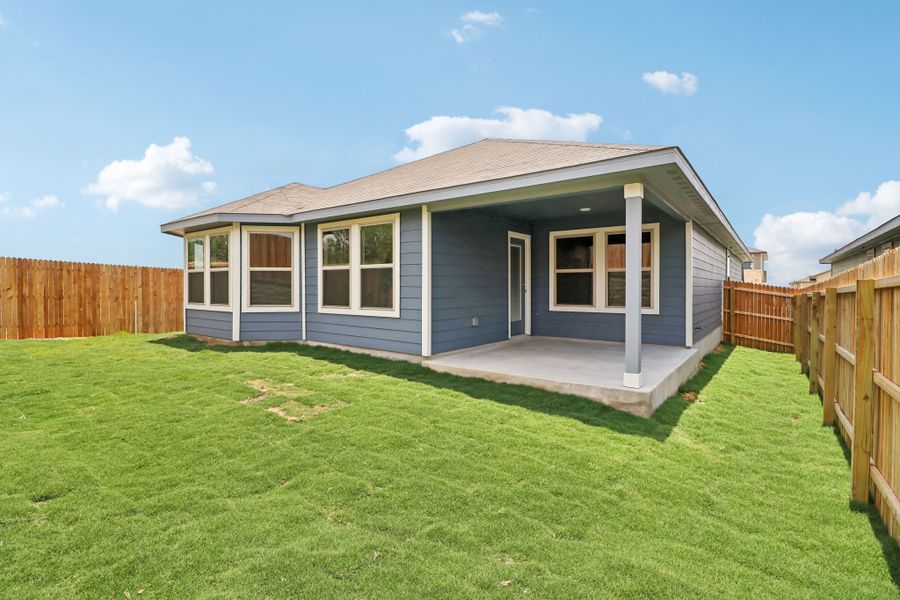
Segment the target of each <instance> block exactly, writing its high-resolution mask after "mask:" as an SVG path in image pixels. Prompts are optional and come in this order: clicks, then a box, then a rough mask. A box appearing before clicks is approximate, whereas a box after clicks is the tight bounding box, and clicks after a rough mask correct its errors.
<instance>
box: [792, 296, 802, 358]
mask: <svg viewBox="0 0 900 600" xmlns="http://www.w3.org/2000/svg"><path fill="white" fill-rule="evenodd" d="M791 334H792V336H791V341H792V342H794V360H796V361H797V362H800V296H794V297H793V298H791Z"/></svg>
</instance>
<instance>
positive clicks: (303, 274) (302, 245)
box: [300, 223, 306, 342]
mask: <svg viewBox="0 0 900 600" xmlns="http://www.w3.org/2000/svg"><path fill="white" fill-rule="evenodd" d="M300 313H301V314H300V338H301V339H302V340H303V341H304V342H305V341H306V223H300Z"/></svg>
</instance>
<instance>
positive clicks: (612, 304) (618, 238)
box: [550, 223, 659, 314]
mask: <svg viewBox="0 0 900 600" xmlns="http://www.w3.org/2000/svg"><path fill="white" fill-rule="evenodd" d="M641 308H642V311H643V312H644V313H645V314H658V313H659V224H658V223H652V224H646V225H644V226H643V229H642V233H641ZM550 310H552V311H573V312H624V311H625V228H624V227H602V228H595V229H578V230H570V231H554V232H551V233H550Z"/></svg>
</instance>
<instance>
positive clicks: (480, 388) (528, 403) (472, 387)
mask: <svg viewBox="0 0 900 600" xmlns="http://www.w3.org/2000/svg"><path fill="white" fill-rule="evenodd" d="M149 343H151V344H160V345H164V346H168V347H170V348H172V349H175V350H181V351H186V352H201V351H212V352H222V353H242V352H254V353H260V352H263V353H268V352H279V353H284V352H287V353H291V354H296V355H298V356H303V357H306V358H310V359H313V360H321V361H326V362H330V363H334V364H339V365H343V366H345V367H347V368H350V369H354V370H359V371H367V372H370V373H374V374H378V375H385V376H388V377H396V378H400V379H404V380H407V381H410V382H414V383H419V384H423V385H428V386H432V387H435V388H442V389H447V390H453V391H455V392H459V393H462V394H465V395H467V396H470V397H472V398H477V399H481V400H488V401H491V402H497V403H500V404H506V405H510V406H518V407H521V408H525V409H528V410H533V411H537V412H541V413H544V414H548V415H553V416H558V417H565V418H569V419H575V420H577V421H579V422H581V423H583V424H585V425H590V426H592V427H603V428H606V429H610V430H612V431H616V432H618V433H623V434H627V435H639V436H644V437H649V438H651V439H654V440H657V441H660V442H662V441H665V440H666V439H667V438H668V437H669V435H670V434H671V432H672V430H673V429H674V428H675V427H676V426H677V425H678V421H679V419H680V418H681V415H682V413H683V412H684V411H685V410H687V409H688V407H690V406H691V404H693V401H692V400H688V399H686V398H685V397H683V396H681V395H674V396H672V397H670V398H669V399H668V400H667V401H666V402H665V403H664V404H663V405H662V406H660V407H659V409H657V410H656V412H655V413H654V414H653V416H652V417H650V418H649V419H644V418H641V417H635V416H633V415H630V414H628V413H625V412H622V411H618V410H615V409H612V408H609V407H607V406H604V405H602V404H599V403H597V402H594V401H591V400H587V399H585V398H581V397H578V396H571V395H565V394H559V393H555V392H549V391H545V390H541V389H537V388H533V387H529V386H524V385H515V384H506V383H494V382H490V381H485V380H482V379H474V378H469V377H460V376H457V375H450V374H445V373H438V372H436V371H432V370H431V369H428V368H425V367H423V366H421V365H418V364H414V363H409V362H405V361H394V360H387V359H383V358H376V357H372V356H368V355H365V354H356V353H352V352H347V351H344V350H336V349H332V348H323V347H315V346H304V345H300V344H295V343H281V342H273V343H269V344H266V345H263V346H225V345H215V344H207V343H205V342H201V341H197V340H195V339H193V338H191V337H190V336H188V335H178V336H173V337H168V338H162V339H156V340H151V341H150V342H149ZM720 348H721V349H722V350H721V351H719V352H718V353H713V354H709V355H708V356H706V357H705V358H704V359H703V362H702V363H701V368H700V371H699V372H698V373H697V374H696V375H695V376H694V377H693V378H691V379H690V380H689V381H688V382H687V383H685V384H684V386H682V391H684V392H696V393H697V394H699V393H700V392H701V391H702V389H703V388H704V387H705V386H706V384H708V383H709V381H710V380H711V379H712V378H713V377H715V375H716V373H717V372H718V371H719V369H720V368H721V367H722V366H723V365H724V364H725V362H726V361H727V360H728V357H729V356H730V354H731V351H732V348H731V347H730V346H724V345H723V346H720ZM685 396H690V394H685Z"/></svg>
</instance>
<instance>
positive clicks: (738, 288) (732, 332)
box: [722, 281, 794, 352]
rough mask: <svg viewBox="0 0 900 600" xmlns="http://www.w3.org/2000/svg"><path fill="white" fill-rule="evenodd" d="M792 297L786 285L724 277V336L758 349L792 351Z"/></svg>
mask: <svg viewBox="0 0 900 600" xmlns="http://www.w3.org/2000/svg"><path fill="white" fill-rule="evenodd" d="M793 297H794V293H793V290H791V289H790V288H785V287H777V286H773V285H765V284H761V283H744V282H741V281H726V282H725V283H724V288H723V298H722V311H723V312H722V326H723V335H724V337H725V339H727V340H729V341H731V343H733V344H737V345H739V346H748V347H750V348H757V349H759V350H768V351H770V352H792V351H793V349H794V336H793V320H794V317H793V303H792V302H791V300H792V299H793Z"/></svg>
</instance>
